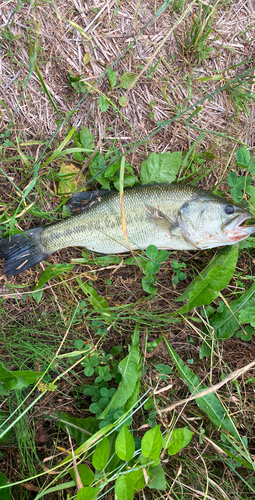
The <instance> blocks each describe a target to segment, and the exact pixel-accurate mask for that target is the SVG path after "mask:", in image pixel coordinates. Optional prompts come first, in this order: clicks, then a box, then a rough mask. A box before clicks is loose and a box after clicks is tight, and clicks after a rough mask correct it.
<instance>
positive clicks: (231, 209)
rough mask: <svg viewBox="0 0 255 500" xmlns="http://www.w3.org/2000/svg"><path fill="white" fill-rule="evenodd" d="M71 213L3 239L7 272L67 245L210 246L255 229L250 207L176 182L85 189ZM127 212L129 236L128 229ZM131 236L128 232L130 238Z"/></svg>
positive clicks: (101, 248) (105, 249) (103, 249)
mask: <svg viewBox="0 0 255 500" xmlns="http://www.w3.org/2000/svg"><path fill="white" fill-rule="evenodd" d="M67 210H69V212H71V214H72V215H71V216H70V217H68V218H64V219H62V220H61V221H58V222H56V223H53V224H50V225H46V226H40V227H36V228H34V229H30V230H28V231H24V232H23V233H21V234H16V235H14V236H11V237H7V238H4V239H2V240H0V254H1V255H2V257H3V258H4V259H5V264H4V273H5V275H7V276H15V275H17V274H19V273H21V272H23V271H25V270H26V269H29V268H30V267H32V266H34V265H36V264H38V263H39V262H41V261H42V260H45V259H46V258H47V257H48V256H49V255H51V254H53V253H54V252H56V251H58V250H60V249H61V248H65V247H73V246H76V247H83V248H86V249H87V250H89V251H91V252H96V253H100V254H119V253H124V252H129V251H130V249H131V250H139V249H141V250H144V249H146V248H147V247H148V246H149V245H155V246H156V247H158V248H159V249H169V250H206V249H210V248H214V247H220V246H224V245H231V244H234V243H237V242H239V241H241V240H243V239H244V238H247V237H248V236H250V235H251V234H252V233H253V232H255V226H254V225H250V226H249V225H248V222H247V221H249V219H251V218H252V215H251V213H250V212H248V211H246V210H244V209H243V208H242V207H241V206H239V205H236V204H234V203H231V202H229V201H227V200H226V199H224V198H221V197H220V196H217V195H215V194H213V193H211V192H210V191H207V190H204V189H200V188H197V187H194V186H189V185H185V184H182V183H179V184H178V183H177V184H148V185H142V186H136V187H132V188H127V189H125V190H124V193H123V208H121V203H120V193H119V192H118V191H108V190H103V191H97V192H93V191H83V192H80V193H78V194H75V195H73V196H72V197H71V198H70V200H69V201H68V203H67ZM123 213H124V217H125V222H126V235H125V231H123V227H124V226H123ZM125 236H126V237H125Z"/></svg>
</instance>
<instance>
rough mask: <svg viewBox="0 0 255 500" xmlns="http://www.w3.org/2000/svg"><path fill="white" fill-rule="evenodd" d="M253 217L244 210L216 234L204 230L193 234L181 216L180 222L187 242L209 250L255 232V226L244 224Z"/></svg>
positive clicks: (229, 243)
mask: <svg viewBox="0 0 255 500" xmlns="http://www.w3.org/2000/svg"><path fill="white" fill-rule="evenodd" d="M251 218H252V215H251V214H249V213H248V212H244V213H242V214H241V215H238V216H237V217H235V218H234V219H232V220H231V221H230V222H229V224H227V226H226V227H225V228H224V227H222V228H221V231H220V232H216V233H214V234H210V233H208V232H206V231H203V232H202V234H201V233H200V232H199V230H198V231H195V232H194V233H193V234H192V232H191V231H188V230H187V228H186V227H185V224H183V221H182V220H181V218H179V223H180V226H181V231H182V236H183V238H184V239H185V241H186V242H189V243H192V244H193V245H194V248H195V249H197V250H207V249H210V248H215V247H222V246H225V245H232V244H234V243H238V242H239V241H242V240H244V239H245V238H247V237H248V236H250V235H251V234H252V233H254V232H255V226H254V225H253V226H245V225H244V226H243V225H242V224H243V223H244V222H245V221H246V220H249V219H251Z"/></svg>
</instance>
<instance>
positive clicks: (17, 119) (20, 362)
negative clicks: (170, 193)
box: [0, 0, 255, 500]
mask: <svg viewBox="0 0 255 500" xmlns="http://www.w3.org/2000/svg"><path fill="white" fill-rule="evenodd" d="M2 8H3V10H2V14H1V15H2V23H1V26H2V27H1V34H2V38H1V42H0V47H1V51H2V53H3V58H2V65H3V71H2V74H1V88H2V91H3V92H2V97H1V99H0V109H1V133H0V163H1V165H0V193H1V205H0V208H1V212H0V214H1V215H0V232H1V236H4V237H8V236H9V235H12V234H15V233H17V232H20V231H22V230H25V229H29V228H32V227H34V226H36V225H41V224H42V223H47V222H55V221H56V220H58V219H59V218H61V217H66V216H68V215H69V213H68V210H69V208H68V204H67V205H66V201H67V199H68V198H69V197H70V195H71V194H72V193H74V192H79V191H80V190H84V189H85V190H87V189H88V190H95V189H117V190H120V192H122V190H123V188H127V187H131V186H137V185H139V184H149V183H160V182H173V183H174V182H185V183H187V184H191V185H198V186H200V187H204V188H206V189H210V190H211V191H213V192H214V193H215V194H218V195H220V196H226V197H227V198H228V199H231V198H232V199H233V200H234V202H235V203H238V204H240V205H241V206H242V207H244V208H246V209H248V210H250V211H251V213H252V215H253V216H254V205H255V187H254V176H255V156H254V137H253V128H252V127H253V101H254V69H255V68H254V67H253V66H252V64H253V62H252V47H253V45H252V44H254V39H255V32H254V19H252V15H251V16H250V17H248V15H247V10H246V8H244V6H243V5H242V3H241V2H233V1H232V0H230V1H229V0H223V1H216V2H206V3H205V2H200V1H199V0H193V1H190V2H187V1H185V0H174V1H171V0H167V1H165V2H162V3H160V4H158V3H157V2H156V3H155V2H141V1H140V0H138V1H137V2H136V3H135V4H134V5H133V4H132V2H125V1H124V2H119V1H116V2H110V3H109V2H107V3H105V4H102V3H100V2H99V3H98V2H96V1H95V2H94V3H91V2H90V3H89V5H86V7H84V6H81V5H80V3H77V4H76V3H75V4H74V3H73V2H70V3H66V2H65V3H61V2H59V3H58V4H54V5H53V4H51V3H48V2H45V3H43V4H40V5H39V4H35V3H34V2H31V3H29V2H23V1H18V2H15V1H9V2H5V5H4V6H2ZM226 14H228V15H226ZM21 20H22V21H21ZM243 26H245V29H244V28H243ZM247 47H248V49H247ZM42 221H43V222H42ZM253 222H254V220H251V223H253ZM254 247H255V238H254V237H250V238H248V239H246V240H244V241H243V242H241V243H239V245H234V246H231V247H225V248H222V249H218V250H217V249H216V250H211V251H201V252H196V253H193V252H187V251H185V252H184V251H183V252H173V251H166V250H158V249H157V248H156V247H155V246H153V245H150V246H149V247H148V248H147V249H146V251H140V252H133V253H132V255H131V254H129V253H127V254H126V255H121V256H119V255H104V256H99V255H93V254H91V253H90V252H88V251H86V250H85V249H84V250H81V249H75V248H72V249H63V250H61V251H60V252H58V253H56V254H54V255H53V256H51V257H50V258H49V259H48V260H47V261H45V262H43V263H41V264H40V265H38V266H37V267H36V268H32V269H29V270H27V271H25V272H23V273H21V274H20V275H19V276H17V277H15V278H7V277H4V275H2V276H1V287H0V288H1V293H0V325H1V326H0V345H1V357H0V382H1V384H0V396H1V409H0V444H1V447H0V450H1V451H0V458H1V462H0V463H1V469H0V498H1V499H2V498H3V499H4V500H10V499H12V498H14V499H16V498H17V499H18V498H19V499H21V500H25V499H26V500H30V499H36V500H39V499H40V498H45V499H49V500H55V499H57V498H66V499H69V500H71V499H77V500H93V499H96V498H98V499H99V498H105V499H109V500H110V499H113V498H115V499H116V500H132V499H138V498H139V499H140V498H146V499H155V500H157V499H158V500H159V499H160V498H168V497H169V498H174V499H176V500H177V499H178V500H183V499H185V500H186V499H188V498H203V499H206V498H208V499H209V498H210V499H212V498H213V499H219V500H222V499H223V498H224V499H231V500H232V499H233V500H235V499H236V500H237V499H242V500H248V499H250V498H251V497H252V495H254V493H255V484H254V468H255V466H254V380H255V379H254V366H255V362H254V333H255V313H254V311H255V308H254V306H255V283H254V258H253V249H254Z"/></svg>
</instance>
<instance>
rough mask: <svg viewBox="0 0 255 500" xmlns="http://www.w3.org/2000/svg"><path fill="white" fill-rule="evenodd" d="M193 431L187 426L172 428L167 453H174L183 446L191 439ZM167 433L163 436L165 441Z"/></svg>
mask: <svg viewBox="0 0 255 500" xmlns="http://www.w3.org/2000/svg"><path fill="white" fill-rule="evenodd" d="M193 434H194V432H192V431H190V430H189V429H188V427H182V428H181V429H174V430H173V432H172V434H171V438H170V440H169V441H168V444H167V451H168V453H169V455H176V453H178V452H179V451H180V450H182V449H183V448H185V446H187V445H188V444H189V442H190V441H191V438H192V436H193ZM167 439H168V435H167V436H166V437H165V440H166V441H167Z"/></svg>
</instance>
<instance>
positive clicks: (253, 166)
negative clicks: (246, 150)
mask: <svg viewBox="0 0 255 500" xmlns="http://www.w3.org/2000/svg"><path fill="white" fill-rule="evenodd" d="M249 172H251V174H252V175H253V176H254V174H255V161H254V158H253V161H252V162H251V163H250V165H249Z"/></svg>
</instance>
